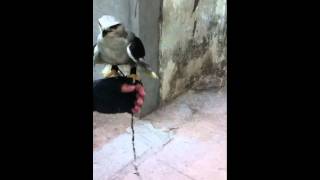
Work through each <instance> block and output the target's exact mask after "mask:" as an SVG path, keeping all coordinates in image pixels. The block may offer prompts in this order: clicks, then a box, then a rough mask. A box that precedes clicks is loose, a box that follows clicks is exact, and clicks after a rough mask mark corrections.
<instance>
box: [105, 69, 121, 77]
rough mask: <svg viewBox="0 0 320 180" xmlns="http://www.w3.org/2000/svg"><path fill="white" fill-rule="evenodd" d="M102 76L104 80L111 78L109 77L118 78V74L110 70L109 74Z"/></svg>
mask: <svg viewBox="0 0 320 180" xmlns="http://www.w3.org/2000/svg"><path fill="white" fill-rule="evenodd" d="M103 76H104V77H105V78H111V77H117V76H118V72H117V71H116V70H113V69H112V70H111V72H109V73H107V74H103Z"/></svg>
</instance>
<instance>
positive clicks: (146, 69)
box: [137, 61, 159, 79]
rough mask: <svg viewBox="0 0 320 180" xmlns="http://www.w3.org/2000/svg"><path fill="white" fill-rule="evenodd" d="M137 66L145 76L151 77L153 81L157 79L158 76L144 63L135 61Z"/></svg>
mask: <svg viewBox="0 0 320 180" xmlns="http://www.w3.org/2000/svg"><path fill="white" fill-rule="evenodd" d="M137 65H138V66H140V67H141V68H142V69H143V70H144V72H145V73H146V74H147V75H149V76H151V77H152V78H154V79H159V77H158V75H157V74H156V73H155V72H154V71H153V70H152V68H151V67H150V65H149V64H147V63H146V62H144V61H137Z"/></svg>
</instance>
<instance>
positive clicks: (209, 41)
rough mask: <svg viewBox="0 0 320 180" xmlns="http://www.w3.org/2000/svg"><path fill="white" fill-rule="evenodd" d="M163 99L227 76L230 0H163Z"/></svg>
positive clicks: (216, 84) (219, 82) (217, 84)
mask: <svg viewBox="0 0 320 180" xmlns="http://www.w3.org/2000/svg"><path fill="white" fill-rule="evenodd" d="M162 9H163V10H162V21H161V22H160V24H161V38H160V76H161V83H160V84H161V89H160V96H161V102H162V103H164V102H166V101H170V100H171V99H173V98H175V97H176V96H178V95H180V94H181V93H183V92H185V91H186V90H188V89H190V88H194V89H206V88H210V87H222V86H223V85H224V84H225V80H226V39H227V34H226V17H227V16H226V0H190V1H183V0H163V7H162Z"/></svg>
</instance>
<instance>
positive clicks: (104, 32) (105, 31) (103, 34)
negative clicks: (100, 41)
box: [102, 29, 111, 37]
mask: <svg viewBox="0 0 320 180" xmlns="http://www.w3.org/2000/svg"><path fill="white" fill-rule="evenodd" d="M109 32H111V30H110V29H106V30H103V31H102V36H103V37H104V36H105V35H107V34H108V33H109Z"/></svg>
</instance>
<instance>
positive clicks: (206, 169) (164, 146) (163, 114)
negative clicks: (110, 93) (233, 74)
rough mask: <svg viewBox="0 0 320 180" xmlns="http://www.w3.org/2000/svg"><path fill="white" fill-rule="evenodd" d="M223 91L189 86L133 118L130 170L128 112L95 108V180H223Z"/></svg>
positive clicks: (225, 158) (225, 116)
mask: <svg viewBox="0 0 320 180" xmlns="http://www.w3.org/2000/svg"><path fill="white" fill-rule="evenodd" d="M226 100H227V99H226V93H225V91H224V90H221V91H216V90H214V89H211V90H204V91H188V92H187V93H185V94H183V95H181V96H180V97H178V98H177V99H175V100H174V101H173V102H171V103H170V104H167V105H165V106H163V107H161V108H159V109H158V110H156V111H155V112H153V113H151V114H150V115H148V116H146V117H144V118H142V119H137V118H135V135H136V136H135V138H136V151H137V162H136V164H137V165H138V172H139V174H140V176H137V175H135V174H134V168H133V152H132V144H131V129H130V118H131V116H130V115H129V114H117V115H104V114H99V113H93V116H94V118H93V119H94V120H93V123H94V130H93V132H94V136H93V141H94V144H93V179H94V180H109V179H110V180H134V179H143V180H226V179H227V173H226V172H227V168H226V167H227V164H226V161H227V155H226V154H227V144H226V139H227V136H226V134H227V114H226V111H227V107H226Z"/></svg>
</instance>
